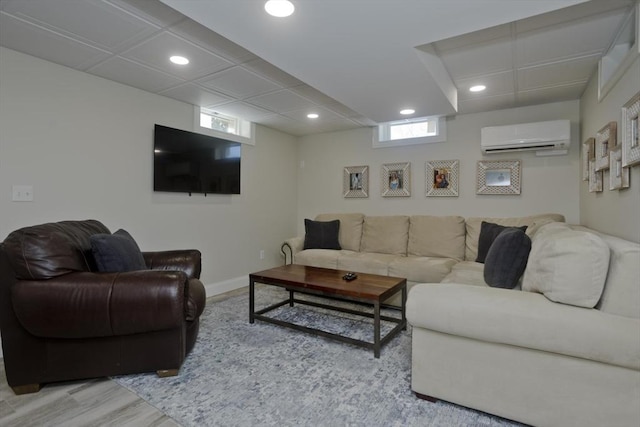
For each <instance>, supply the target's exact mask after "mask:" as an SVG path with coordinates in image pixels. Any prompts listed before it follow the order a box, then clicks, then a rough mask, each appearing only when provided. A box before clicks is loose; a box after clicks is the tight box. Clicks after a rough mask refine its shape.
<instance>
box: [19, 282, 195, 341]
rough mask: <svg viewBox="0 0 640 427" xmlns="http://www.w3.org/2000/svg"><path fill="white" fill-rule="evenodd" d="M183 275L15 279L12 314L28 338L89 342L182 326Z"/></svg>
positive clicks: (183, 315) (183, 307)
mask: <svg viewBox="0 0 640 427" xmlns="http://www.w3.org/2000/svg"><path fill="white" fill-rule="evenodd" d="M186 284H187V277H186V275H185V274H184V273H183V272H179V271H131V272H127V273H86V272H82V273H71V274H67V275H64V276H61V277H57V278H54V279H49V280H34V281H26V280H23V281H18V282H17V283H16V284H15V285H14V286H13V288H12V292H11V300H12V303H13V310H14V312H15V314H16V317H17V318H18V321H19V322H20V324H21V325H22V326H23V327H24V328H25V329H26V330H27V331H28V332H29V333H30V334H32V335H35V336H38V337H47V338H89V337H108V336H116V335H127V334H136V333H142V332H149V331H160V330H166V329H173V328H177V327H180V326H181V325H182V324H183V323H184V320H185V286H187V285H186Z"/></svg>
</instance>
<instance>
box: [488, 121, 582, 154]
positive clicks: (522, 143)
mask: <svg viewBox="0 0 640 427" xmlns="http://www.w3.org/2000/svg"><path fill="white" fill-rule="evenodd" d="M480 143H481V147H482V153H483V154H495V153H510V152H512V151H535V152H536V155H537V156H558V155H562V154H567V152H568V150H569V144H570V143H571V135H570V128H569V120H552V121H548V122H537V123H521V124H517V125H508V126H491V127H486V128H482V130H481V134H480Z"/></svg>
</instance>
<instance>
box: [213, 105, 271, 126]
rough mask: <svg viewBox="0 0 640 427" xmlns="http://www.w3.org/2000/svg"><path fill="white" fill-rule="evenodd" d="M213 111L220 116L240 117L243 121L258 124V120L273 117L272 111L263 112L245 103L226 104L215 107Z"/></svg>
mask: <svg viewBox="0 0 640 427" xmlns="http://www.w3.org/2000/svg"><path fill="white" fill-rule="evenodd" d="M214 110H216V111H217V112H219V113H222V114H228V115H230V116H235V117H240V118H242V119H244V120H249V121H251V122H256V123H260V119H261V118H264V117H266V116H271V115H273V112H272V111H269V110H264V109H262V108H259V107H256V106H254V105H249V104H247V103H245V102H240V101H238V102H230V103H228V104H222V105H216V106H215V108H214Z"/></svg>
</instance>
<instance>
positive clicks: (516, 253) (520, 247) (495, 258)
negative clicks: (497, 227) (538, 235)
mask: <svg viewBox="0 0 640 427" xmlns="http://www.w3.org/2000/svg"><path fill="white" fill-rule="evenodd" d="M530 251H531V239H530V238H529V236H527V235H526V234H525V233H524V231H522V230H521V229H518V228H507V229H505V230H504V231H502V232H501V233H500V234H499V235H498V237H496V240H494V241H493V244H492V245H491V247H490V248H489V253H487V258H486V259H485V262H484V281H485V282H487V284H488V285H489V286H491V287H494V288H509V289H513V288H514V287H515V286H516V285H517V284H518V280H520V277H521V276H522V273H524V269H525V267H526V266H527V259H528V258H529V252H530Z"/></svg>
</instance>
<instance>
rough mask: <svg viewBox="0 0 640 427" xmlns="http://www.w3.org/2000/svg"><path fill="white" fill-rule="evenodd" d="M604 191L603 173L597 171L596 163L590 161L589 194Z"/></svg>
mask: <svg viewBox="0 0 640 427" xmlns="http://www.w3.org/2000/svg"><path fill="white" fill-rule="evenodd" d="M600 191H602V171H597V170H596V161H595V159H594V160H589V192H590V193H597V192H600Z"/></svg>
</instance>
